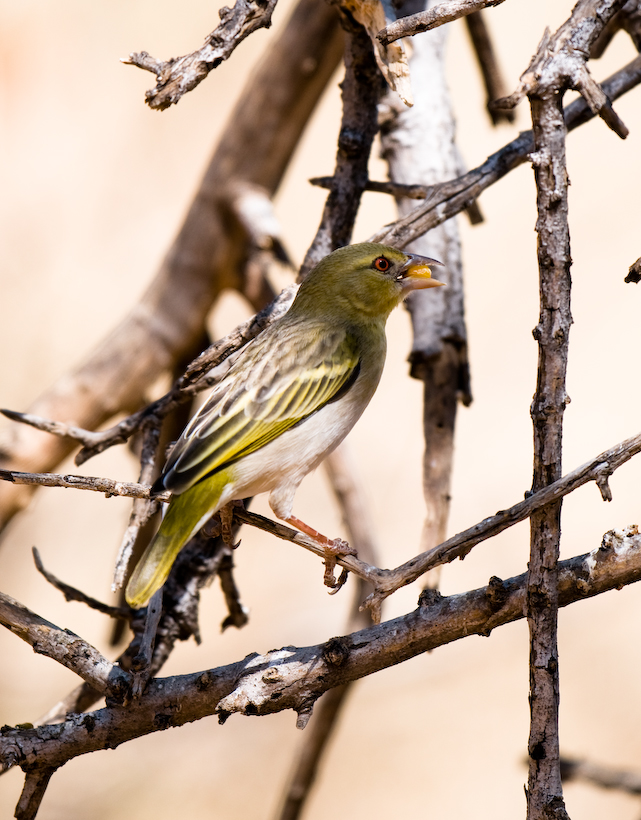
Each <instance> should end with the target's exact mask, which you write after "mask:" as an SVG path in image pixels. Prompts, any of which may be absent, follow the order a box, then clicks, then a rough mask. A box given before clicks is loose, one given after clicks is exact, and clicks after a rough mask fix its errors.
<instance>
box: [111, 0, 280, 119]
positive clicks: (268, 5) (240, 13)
mask: <svg viewBox="0 0 641 820" xmlns="http://www.w3.org/2000/svg"><path fill="white" fill-rule="evenodd" d="M275 6H276V0H236V3H235V5H234V7H233V8H231V9H230V8H228V7H227V6H223V7H222V8H221V9H220V11H219V15H220V25H219V26H218V27H217V28H216V29H214V31H212V33H211V34H209V35H208V36H207V37H206V38H205V44H204V46H203V47H202V48H199V49H198V50H197V51H194V52H193V53H192V54H187V55H186V56H184V57H172V58H171V59H170V60H167V61H162V60H157V59H156V58H155V57H152V56H151V55H150V54H147V52H146V51H141V52H140V53H132V54H130V55H129V57H127V58H124V59H123V60H122V62H123V63H125V64H127V65H135V66H138V68H142V69H144V70H145V71H151V72H152V73H153V74H155V75H156V77H157V78H158V79H157V82H156V87H155V88H154V89H151V90H149V91H147V92H146V93H145V102H146V103H147V105H148V106H149V107H150V108H155V109H157V110H158V111H163V110H164V109H165V108H169V106H170V105H174V104H175V103H177V102H178V101H179V100H180V98H181V97H182V96H183V95H184V94H186V93H187V92H188V91H192V90H193V89H194V88H195V87H196V86H197V85H198V84H199V83H201V82H202V81H203V80H204V79H205V77H206V76H207V75H208V74H209V72H210V71H212V70H213V69H214V68H217V67H218V66H219V65H220V64H221V63H222V62H223V60H226V59H228V57H230V56H231V54H232V52H233V51H234V49H235V48H236V46H238V45H240V43H242V41H243V40H244V39H245V37H248V36H249V35H250V34H251V33H252V32H254V31H256V30H257V29H259V28H269V27H270V26H271V24H272V13H273V11H274V8H275Z"/></svg>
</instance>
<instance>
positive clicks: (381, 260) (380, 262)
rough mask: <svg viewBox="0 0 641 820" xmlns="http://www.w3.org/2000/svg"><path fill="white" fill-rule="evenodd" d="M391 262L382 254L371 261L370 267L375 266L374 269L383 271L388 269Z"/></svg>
mask: <svg viewBox="0 0 641 820" xmlns="http://www.w3.org/2000/svg"><path fill="white" fill-rule="evenodd" d="M390 265H391V262H390V261H389V259H386V258H385V257H384V256H379V257H378V258H377V259H375V260H374V261H373V262H372V267H373V268H376V270H380V271H381V272H383V273H384V272H385V271H386V270H389V269H390Z"/></svg>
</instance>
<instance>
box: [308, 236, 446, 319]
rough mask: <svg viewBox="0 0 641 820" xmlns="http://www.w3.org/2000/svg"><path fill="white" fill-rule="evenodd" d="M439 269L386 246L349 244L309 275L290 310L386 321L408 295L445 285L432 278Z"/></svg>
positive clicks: (425, 258) (428, 262) (424, 260)
mask: <svg viewBox="0 0 641 820" xmlns="http://www.w3.org/2000/svg"><path fill="white" fill-rule="evenodd" d="M440 264H441V263H440V262H437V261H436V260H435V259H428V258H427V257H425V256H418V255H417V254H411V253H404V252H403V251H399V250H396V248H391V247H389V246H388V245H379V244H375V243H373V242H362V243H360V244H357V245H347V246H346V247H344V248H339V249H338V250H336V251H334V252H333V253H330V254H329V256H326V257H325V258H324V259H322V260H321V261H320V262H319V263H318V265H316V267H315V268H314V269H313V270H312V271H310V273H309V275H308V276H307V278H306V279H305V280H304V282H303V283H302V285H301V286H300V290H299V292H298V295H297V297H296V301H295V303H294V306H293V307H292V309H294V307H295V308H296V310H297V311H298V310H305V311H308V310H311V311H312V312H314V313H318V312H322V313H330V314H331V313H337V314H338V315H340V316H341V317H343V318H345V319H347V320H352V319H354V318H361V317H362V318H369V319H372V318H380V319H383V320H385V319H386V318H387V316H388V315H389V313H390V312H391V310H392V309H393V308H394V307H396V305H398V303H399V302H400V301H401V300H402V299H403V298H404V297H405V296H406V295H407V294H408V293H409V292H410V291H412V290H417V289H419V288H431V287H437V286H439V285H443V284H444V283H443V282H439V281H437V280H436V279H432V272H431V270H430V268H431V267H433V266H435V265H440Z"/></svg>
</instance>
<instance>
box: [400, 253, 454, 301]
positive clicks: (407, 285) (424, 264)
mask: <svg viewBox="0 0 641 820" xmlns="http://www.w3.org/2000/svg"><path fill="white" fill-rule="evenodd" d="M408 256H409V259H408V260H407V262H406V263H405V264H404V265H403V266H402V268H400V270H399V272H398V281H399V282H400V284H401V287H402V288H403V291H405V292H409V291H410V290H419V289H421V288H437V287H439V286H440V285H444V284H445V282H439V281H438V279H432V271H431V270H430V268H431V267H433V266H434V265H440V266H441V267H442V266H443V263H442V262H437V261H436V259H430V258H429V257H428V256H419V255H418V254H416V253H410V254H408Z"/></svg>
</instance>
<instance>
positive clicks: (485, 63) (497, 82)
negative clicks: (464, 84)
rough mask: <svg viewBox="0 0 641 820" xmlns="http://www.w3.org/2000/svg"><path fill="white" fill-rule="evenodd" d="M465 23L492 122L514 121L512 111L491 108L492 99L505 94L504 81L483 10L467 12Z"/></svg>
mask: <svg viewBox="0 0 641 820" xmlns="http://www.w3.org/2000/svg"><path fill="white" fill-rule="evenodd" d="M465 25H466V26H467V31H468V34H469V35H470V40H471V41H472V48H473V49H474V53H475V55H476V59H477V61H478V64H479V69H480V71H481V77H482V78H483V84H484V85H485V90H486V92H487V106H486V107H487V110H488V113H489V115H490V117H491V119H492V123H493V124H494V125H498V124H499V122H501V121H505V122H514V120H515V118H516V117H515V114H514V111H509V110H505V109H500V108H493V107H492V105H491V103H492V102H494V100H498V99H499V98H500V97H503V96H504V95H505V82H504V80H503V75H502V73H501V70H500V68H499V63H498V60H497V57H496V53H495V51H494V46H493V44H492V38H491V37H490V31H489V29H488V27H487V25H486V23H485V14H484V12H482V11H476V12H474V14H468V15H467V16H466V17H465Z"/></svg>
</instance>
